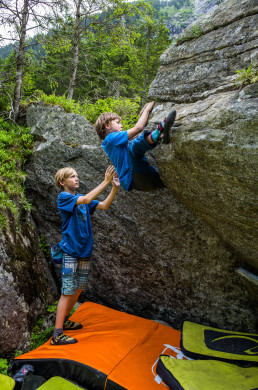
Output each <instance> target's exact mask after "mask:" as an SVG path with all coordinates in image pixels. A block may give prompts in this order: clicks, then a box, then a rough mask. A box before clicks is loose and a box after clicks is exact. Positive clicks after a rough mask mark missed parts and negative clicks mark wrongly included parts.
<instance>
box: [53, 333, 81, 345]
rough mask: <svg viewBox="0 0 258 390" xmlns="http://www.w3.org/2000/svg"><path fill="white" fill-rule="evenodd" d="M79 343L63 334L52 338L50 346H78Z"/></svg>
mask: <svg viewBox="0 0 258 390" xmlns="http://www.w3.org/2000/svg"><path fill="white" fill-rule="evenodd" d="M76 343H78V341H77V340H76V339H74V338H72V337H70V336H66V335H65V334H63V333H61V334H60V335H59V336H57V337H55V338H54V336H53V337H52V339H51V341H50V344H51V345H66V344H76Z"/></svg>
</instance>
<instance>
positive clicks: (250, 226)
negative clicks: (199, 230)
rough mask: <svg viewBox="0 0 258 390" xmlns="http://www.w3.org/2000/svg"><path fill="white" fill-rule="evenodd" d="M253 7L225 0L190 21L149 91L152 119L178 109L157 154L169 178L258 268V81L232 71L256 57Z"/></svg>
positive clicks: (181, 196) (165, 177) (194, 208)
mask: <svg viewBox="0 0 258 390" xmlns="http://www.w3.org/2000/svg"><path fill="white" fill-rule="evenodd" d="M257 12H258V5H257V2H255V1H252V0H244V1H243V0H241V1H227V2H225V3H223V4H222V5H221V6H220V7H217V8H216V9H215V10H214V12H212V13H210V14H208V15H205V16H204V17H203V18H202V19H200V20H199V22H196V23H195V27H194V26H193V25H192V26H190V27H189V28H187V29H186V30H185V31H184V33H183V34H182V36H181V41H180V42H183V43H182V44H178V45H177V46H174V47H170V48H169V49H168V50H167V51H166V52H165V53H164V54H163V55H162V56H161V67H160V69H159V71H158V74H157V77H156V79H155V80H154V81H153V83H152V85H151V87H150V93H149V95H150V98H156V99H159V100H160V101H162V102H163V103H162V104H159V105H158V106H157V107H156V110H155V111H154V118H153V120H156V121H158V120H159V119H160V118H162V117H163V116H164V114H165V112H167V110H169V109H170V108H171V107H175V108H176V109H177V112H178V115H177V123H176V128H175V132H174V136H173V139H172V141H173V142H172V143H171V144H170V146H169V147H168V148H166V149H165V150H163V149H162V151H161V150H159V151H157V153H156V155H155V157H156V160H157V162H158V165H159V168H160V170H161V175H162V177H163V180H164V182H165V184H166V186H167V187H168V188H169V189H170V190H171V191H172V192H173V193H174V194H175V195H176V196H177V198H178V199H179V200H180V201H181V202H182V203H184V204H185V205H186V206H187V207H188V208H189V209H190V210H192V211H193V212H194V213H195V214H197V215H198V216H200V217H201V218H202V219H203V220H204V221H206V222H207V223H208V224H209V225H210V226H212V228H213V229H214V230H215V231H216V232H217V234H218V235H219V236H220V237H221V239H222V240H223V241H224V242H225V243H226V244H227V245H228V247H229V248H230V249H231V251H232V252H234V253H235V254H236V255H237V256H238V258H239V263H240V264H243V263H248V264H249V265H250V266H253V267H256V269H257V268H258V262H257V245H256V244H257V242H256V244H255V235H256V228H257V225H256V218H255V208H256V206H255V203H256V196H255V191H254V186H255V177H256V173H255V171H256V163H257V154H256V153H257V149H256V147H257V145H256V143H255V134H256V130H257V123H258V118H257V103H258V99H257V85H256V84H255V85H253V86H251V87H246V88H245V89H244V90H243V91H242V92H241V93H239V91H237V90H236V84H235V79H236V71H237V70H239V69H247V68H248V67H249V66H250V65H251V64H253V65H255V64H256V66H257V64H258V50H257V46H258V37H257V29H256V28H255V26H257V22H258V16H257ZM196 26H198V29H199V30H198V31H199V33H198V34H200V35H199V37H198V38H196V37H195V34H194V33H195V32H196V31H197V30H196ZM191 34H192V35H191ZM179 173H180V174H179Z"/></svg>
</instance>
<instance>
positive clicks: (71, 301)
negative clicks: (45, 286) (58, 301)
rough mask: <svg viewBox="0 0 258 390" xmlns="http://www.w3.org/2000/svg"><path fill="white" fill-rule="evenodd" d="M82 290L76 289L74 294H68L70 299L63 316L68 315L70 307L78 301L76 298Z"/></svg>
mask: <svg viewBox="0 0 258 390" xmlns="http://www.w3.org/2000/svg"><path fill="white" fill-rule="evenodd" d="M82 291H83V290H76V291H75V293H74V295H70V301H69V304H68V307H67V310H66V313H65V317H66V316H69V314H70V313H71V311H72V308H73V307H74V305H75V304H76V302H77V301H78V298H79V296H80V295H81V292H82Z"/></svg>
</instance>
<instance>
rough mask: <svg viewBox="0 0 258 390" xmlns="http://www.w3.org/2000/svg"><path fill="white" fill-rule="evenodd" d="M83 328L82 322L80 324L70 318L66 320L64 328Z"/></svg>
mask: <svg viewBox="0 0 258 390" xmlns="http://www.w3.org/2000/svg"><path fill="white" fill-rule="evenodd" d="M81 328H82V325H81V324H79V323H78V322H73V321H70V320H67V321H65V322H64V326H63V329H64V330H77V329H81Z"/></svg>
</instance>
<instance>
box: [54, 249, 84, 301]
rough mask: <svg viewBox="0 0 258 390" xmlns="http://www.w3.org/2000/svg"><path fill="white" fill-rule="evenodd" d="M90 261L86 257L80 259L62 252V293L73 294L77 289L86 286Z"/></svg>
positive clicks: (82, 288)
mask: <svg viewBox="0 0 258 390" xmlns="http://www.w3.org/2000/svg"><path fill="white" fill-rule="evenodd" d="M90 263H91V261H90V260H89V259H88V258H87V259H82V258H80V257H72V256H70V255H67V254H66V253H64V254H63V261H62V269H61V274H62V294H63V295H73V294H74V293H75V291H76V290H77V289H78V290H84V289H85V288H86V283H87V279H88V273H89V269H90Z"/></svg>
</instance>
